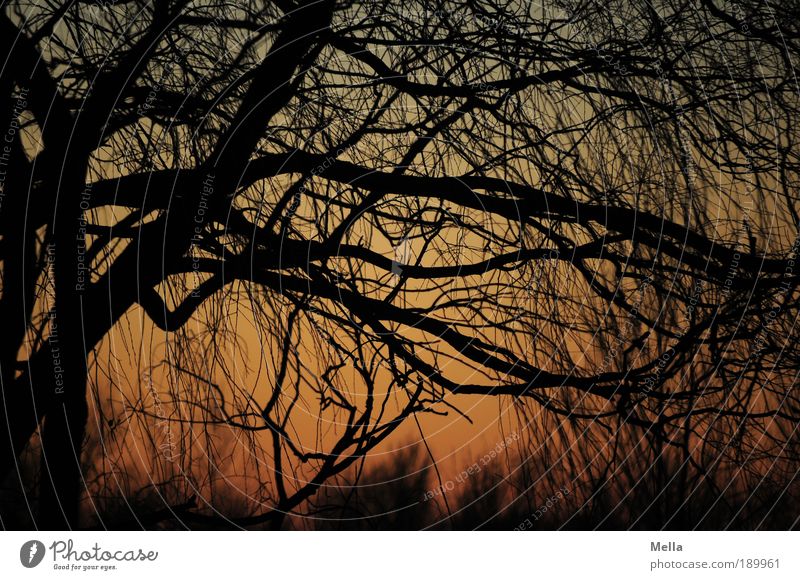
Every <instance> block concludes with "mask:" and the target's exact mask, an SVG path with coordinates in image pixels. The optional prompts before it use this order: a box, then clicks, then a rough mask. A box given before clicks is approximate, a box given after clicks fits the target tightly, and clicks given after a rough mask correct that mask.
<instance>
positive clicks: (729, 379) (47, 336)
mask: <svg viewBox="0 0 800 580" xmlns="http://www.w3.org/2000/svg"><path fill="white" fill-rule="evenodd" d="M796 17H797V14H796V13H795V12H793V9H792V8H790V7H783V6H778V5H775V6H773V5H771V4H767V3H762V2H755V1H751V0H742V1H741V2H739V3H738V4H734V5H733V6H732V7H731V6H728V5H721V4H719V3H717V2H715V1H714V0H702V1H701V2H700V3H699V4H694V3H689V2H682V1H664V2H658V3H656V4H652V3H649V2H638V1H629V0H624V1H606V2H600V1H594V0H578V1H571V0H561V1H560V2H557V3H553V4H548V5H545V6H543V7H540V6H536V5H534V4H529V3H527V2H501V3H496V2H493V1H491V0H480V1H471V0H469V1H453V2H450V1H442V2H437V3H436V4H435V7H431V6H430V5H429V4H427V3H420V4H414V3H402V4H400V5H398V3H395V2H387V1H380V0H379V1H374V2H353V1H350V0H338V1H333V0H317V1H301V0H297V1H292V0H279V1H273V2H252V1H244V0H243V1H237V2H231V3H228V2H225V1H222V0H221V1H216V0H198V1H196V2H191V1H185V0H180V1H173V0H155V1H154V2H139V1H138V0H132V1H126V0H121V1H118V2H90V1H81V0H77V1H71V2H66V3H62V2H55V1H51V0H45V1H40V2H36V3H27V2H23V1H21V0H20V1H12V2H9V3H7V4H5V5H4V8H3V15H2V23H1V24H0V25H1V26H2V42H3V43H4V44H5V46H4V49H5V50H4V54H6V55H8V57H7V58H6V60H5V64H4V66H3V69H2V76H1V78H2V87H0V98H2V99H3V107H2V108H3V110H4V111H6V119H9V124H8V130H7V132H6V133H5V140H4V144H3V145H4V150H3V152H4V155H3V161H4V163H3V165H4V167H3V170H4V173H3V174H2V175H3V181H2V184H3V196H2V207H1V208H0V228H2V245H1V246H0V253H1V254H2V272H3V283H2V297H1V298H0V318H1V319H2V320H3V322H4V327H5V331H4V333H3V335H2V336H3V338H2V353H0V365H1V371H2V372H1V376H2V385H3V408H2V413H3V416H4V417H5V418H6V423H7V426H8V429H4V430H3V435H2V437H4V438H5V439H4V440H3V441H2V442H0V447H2V453H3V456H2V459H1V460H0V465H2V468H1V471H2V473H4V474H9V473H13V472H14V471H15V466H16V465H17V464H18V462H17V458H18V457H19V456H20V454H21V453H22V452H23V450H24V449H25V448H26V446H28V445H29V444H30V442H31V437H32V436H33V435H34V433H35V432H39V433H40V436H41V457H42V465H41V477H40V484H39V511H40V516H39V519H38V524H39V525H40V526H45V527H53V528H56V527H64V526H75V525H77V521H78V508H77V506H78V502H77V498H78V497H79V495H80V493H81V491H82V488H83V486H84V485H85V482H84V481H83V480H82V477H81V475H82V474H81V470H80V461H79V459H80V453H81V446H82V444H83V442H84V439H85V437H86V433H87V431H86V430H87V424H89V423H94V424H96V425H97V429H98V430H99V431H100V433H101V434H102V432H103V430H104V429H108V428H109V426H111V425H113V424H114V423H115V421H119V419H120V417H122V416H124V415H117V416H110V417H109V416H105V414H104V413H105V411H103V410H102V409H100V407H98V406H97V405H90V403H92V401H93V396H94V395H96V393H97V391H96V389H97V386H98V384H99V381H98V377H99V376H101V373H105V378H106V380H108V381H109V384H110V387H109V388H110V389H111V390H112V391H113V389H114V388H115V380H116V379H115V378H114V373H112V372H111V371H109V367H110V366H113V364H111V363H112V362H113V359H114V357H121V355H119V353H118V352H116V351H114V348H115V347H114V345H115V344H117V342H118V341H119V340H120V339H118V338H116V337H118V336H122V335H125V333H126V332H128V335H127V336H128V337H129V340H128V341H127V342H126V343H125V344H127V345H134V346H133V347H132V350H133V351H136V352H134V353H133V355H132V356H133V358H134V359H135V360H136V361H137V363H136V364H140V365H143V366H145V367H146V368H147V370H148V372H151V371H153V370H155V368H157V367H158V362H159V361H155V362H153V359H152V356H153V353H154V352H156V351H158V352H161V353H162V354H163V361H164V363H165V367H166V369H167V370H164V371H163V372H164V373H166V375H165V376H167V377H168V378H169V384H170V392H171V393H172V394H173V395H174V399H173V402H175V401H177V402H181V403H182V404H183V405H184V407H182V408H183V409H184V411H183V414H182V415H180V416H178V417H175V416H173V417H171V420H174V421H175V422H176V423H178V424H191V425H197V426H199V428H200V430H201V431H200V432H203V430H204V429H208V428H209V426H212V425H224V426H227V427H231V428H235V430H236V431H237V432H240V433H241V434H243V436H244V435H246V436H248V437H251V438H252V439H251V441H252V443H253V449H254V452H258V453H260V454H263V457H262V459H263V460H265V461H266V460H268V461H269V462H270V467H269V470H268V476H267V477H262V479H261V481H262V483H263V485H264V487H267V488H269V491H268V492H265V493H266V495H265V496H264V497H263V498H261V500H260V503H262V504H265V507H263V509H259V510H257V512H256V513H253V515H251V516H249V517H246V518H239V519H237V520H236V523H237V524H239V525H256V524H265V523H266V524H274V525H280V522H281V521H282V520H283V518H284V516H285V514H286V513H287V512H289V511H291V510H295V509H296V508H298V506H301V505H302V504H303V502H305V501H307V500H308V499H309V498H311V497H313V496H314V494H315V493H316V492H317V490H319V488H320V486H321V485H322V484H323V483H324V482H325V481H327V480H329V479H330V478H332V477H334V476H336V475H337V474H340V473H343V472H344V471H345V470H347V469H348V468H349V467H350V466H352V465H354V464H355V463H356V462H358V461H359V460H360V459H361V458H363V457H364V456H365V455H366V454H368V453H369V452H370V451H371V450H373V449H375V448H376V446H378V445H379V444H381V442H383V441H385V440H386V439H387V438H388V437H389V436H390V435H391V434H392V433H393V432H395V430H396V428H397V427H398V425H400V424H402V423H403V422H404V421H405V420H407V419H413V417H414V416H416V415H417V414H418V413H425V412H433V413H445V412H449V411H457V405H458V402H459V401H463V400H465V397H467V396H469V395H472V396H494V397H501V398H504V399H506V400H508V401H509V402H510V404H512V405H516V406H518V408H519V409H521V414H522V416H523V417H525V418H527V421H529V422H530V421H534V418H535V417H536V416H538V414H539V413H541V412H542V411H545V413H546V415H547V416H548V417H551V418H552V419H553V420H555V421H557V422H558V423H559V424H570V425H575V424H581V423H582V422H585V423H591V424H595V425H601V426H604V427H608V429H609V430H611V429H612V428H613V429H616V430H619V429H626V430H629V432H630V433H633V434H637V433H638V434H639V435H637V436H636V437H644V438H646V440H647V441H648V442H650V444H651V446H652V447H653V448H659V449H660V448H670V447H674V448H676V449H679V450H680V452H681V453H683V456H682V459H681V461H682V462H683V463H684V464H691V465H693V469H694V470H695V473H702V472H703V469H704V465H705V466H706V467H707V466H708V462H711V463H714V464H716V462H719V461H720V460H723V459H724V460H726V461H731V462H734V463H735V462H736V461H742V460H746V461H747V463H748V466H749V468H750V469H752V470H753V472H754V473H760V474H763V473H764V469H765V466H767V467H769V471H768V473H773V474H774V473H776V472H777V471H781V470H789V471H790V472H791V470H793V469H794V467H795V466H796V462H797V455H796V454H797V447H796V443H797V422H798V415H799V414H800V401H798V394H797V392H796V390H795V388H794V377H795V375H796V373H797V371H798V368H800V365H799V364H798V363H799V362H800V358H798V356H797V353H796V350H795V349H794V348H793V341H794V339H795V337H796V336H797V330H796V329H795V325H794V320H795V317H796V315H797V300H796V298H797V294H798V273H797V269H798V268H799V267H800V266H797V265H796V261H797V258H796V255H797V251H798V239H800V238H798V236H799V235H800V229H799V226H798V224H799V223H800V219H798V215H797V202H798V200H797V196H796V191H795V190H796V186H797V184H798V167H799V166H798V163H799V161H800V160H798V154H797V148H796V141H797V138H798V133H797V131H798V129H797V123H796V120H797V114H798V99H797V95H798V92H797V88H798V87H797V83H796V76H795V74H796V69H795V59H796V58H797V54H798V41H799V40H798V29H797V18H796ZM152 325H154V326H155V328H156V329H157V332H156V334H157V336H159V337H160V340H163V347H158V348H155V347H153V348H150V347H142V345H143V344H145V343H146V342H147V341H146V340H145V339H144V338H142V337H144V336H146V335H148V333H152V332H153V326H152ZM131 327H135V330H130V329H131ZM126 329H127V330H126ZM147 348H150V350H149V351H148V350H147ZM103 349H107V350H108V349H110V350H111V351H112V354H111V355H109V361H110V362H109V364H102V363H101V361H100V358H101V355H100V354H99V353H101V352H103ZM159 349H160V350H159ZM151 367H152V368H151ZM137 377H138V375H137ZM87 385H88V388H87ZM150 398H151V399H152V397H150ZM145 399H147V397H146V396H143V397H142V398H141V400H139V401H138V402H136V403H135V404H132V405H129V406H128V407H126V408H127V409H128V410H130V409H134V410H135V411H136V412H137V413H140V414H143V415H148V413H149V414H150V415H152V414H153V409H152V404H151V405H149V406H148V405H146V404H145V402H144V401H145ZM312 409H313V411H314V412H313V413H311V410H312ZM117 410H118V411H119V409H118V408H117ZM158 414H160V413H158ZM100 419H102V420H100ZM548 420H550V419H548ZM576 429H577V427H576ZM708 448H711V449H715V450H716V451H715V452H714V453H711V454H710V455H709V454H708V453H707V449H708ZM260 457H261V456H260ZM743 458H744V459H743ZM773 469H774V470H775V471H772V470H773ZM186 516H187V517H189V518H193V519H194V520H195V521H201V522H202V521H205V522H212V521H216V520H215V519H214V517H213V516H211V515H208V514H205V515H204V514H202V513H193V514H189V513H187V514H186Z"/></svg>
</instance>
